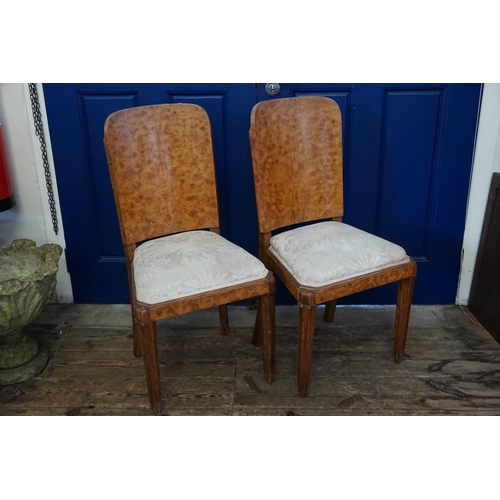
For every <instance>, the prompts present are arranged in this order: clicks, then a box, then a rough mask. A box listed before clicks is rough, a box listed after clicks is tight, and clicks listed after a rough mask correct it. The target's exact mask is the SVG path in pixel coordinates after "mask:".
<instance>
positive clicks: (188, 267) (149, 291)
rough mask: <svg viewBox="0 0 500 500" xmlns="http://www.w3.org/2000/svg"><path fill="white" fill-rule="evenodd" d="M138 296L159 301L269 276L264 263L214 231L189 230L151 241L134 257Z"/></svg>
mask: <svg viewBox="0 0 500 500" xmlns="http://www.w3.org/2000/svg"><path fill="white" fill-rule="evenodd" d="M133 268H134V281H135V288H136V296H137V300H138V301H140V302H144V303H146V304H157V303H160V302H165V301H167V300H172V299H178V298H180V297H187V296H189V295H195V294H198V293H202V292H208V291H211V290H217V289H219V288H224V287H228V286H232V285H238V284H241V283H247V282H249V281H254V280H258V279H261V278H264V277H265V276H267V273H268V271H267V269H266V268H265V267H264V265H263V264H262V263H261V262H260V261H259V260H258V259H256V258H255V257H254V256H253V255H251V254H249V253H248V252H246V251H245V250H243V249H242V248H240V247H238V246H236V245H234V244H233V243H231V242H229V241H227V240H226V239H225V238H223V237H222V236H219V235H218V234H216V233H213V232H211V231H189V232H186V233H180V234H174V235H171V236H165V237H163V238H158V239H156V240H151V241H148V242H147V243H144V244H142V245H140V246H138V247H137V249H136V250H135V253H134V260H133Z"/></svg>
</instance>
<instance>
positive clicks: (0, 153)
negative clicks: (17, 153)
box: [0, 123, 14, 212]
mask: <svg viewBox="0 0 500 500" xmlns="http://www.w3.org/2000/svg"><path fill="white" fill-rule="evenodd" d="M13 192H14V190H13V189H12V181H11V180H10V174H9V165H8V164H7V154H6V153H5V143H4V142H3V132H2V124H1V123H0V212H3V211H4V210H8V209H9V208H12V207H13V206H14V200H13V198H12V193H13Z"/></svg>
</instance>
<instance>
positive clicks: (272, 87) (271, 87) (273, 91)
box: [265, 83, 280, 97]
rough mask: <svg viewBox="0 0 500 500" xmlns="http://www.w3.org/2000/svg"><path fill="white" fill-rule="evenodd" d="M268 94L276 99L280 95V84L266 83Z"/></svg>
mask: <svg viewBox="0 0 500 500" xmlns="http://www.w3.org/2000/svg"><path fill="white" fill-rule="evenodd" d="M265 90H266V94H267V95H270V96H271V97H274V96H275V95H278V94H279V93H280V84H279V83H266V87H265Z"/></svg>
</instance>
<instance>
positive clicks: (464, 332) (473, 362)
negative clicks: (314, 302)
mask: <svg viewBox="0 0 500 500" xmlns="http://www.w3.org/2000/svg"><path fill="white" fill-rule="evenodd" d="M57 311H58V308H57V307H54V306H52V307H50V308H49V311H48V312H47V313H46V314H44V315H43V316H42V317H41V319H40V320H39V321H38V322H37V323H35V324H33V325H30V326H29V327H28V328H27V329H28V330H29V332H30V333H31V334H32V335H33V336H34V337H35V338H36V339H37V340H38V341H39V342H40V344H42V345H44V346H46V347H47V348H48V349H49V351H50V353H51V358H50V362H49V364H48V366H47V368H46V369H45V370H44V371H43V372H42V373H41V374H40V375H39V376H37V377H35V378H33V379H31V380H29V381H27V382H24V383H21V384H16V385H12V386H3V387H0V415H2V416H25V415H32V416H42V415H53V416H104V415H109V416H119V415H123V416H148V415H152V412H151V410H150V408H149V400H148V396H147V388H146V382H145V377H144V368H143V362H142V359H140V358H139V359H137V358H135V357H134V356H133V352H132V329H131V327H130V324H129V323H127V314H129V309H127V308H125V307H117V306H94V307H93V309H91V308H89V307H87V306H76V305H73V306H69V305H65V306H61V307H60V308H59V311H60V313H59V314H58V312H57ZM92 311H94V313H92ZM377 311H378V310H377V309H376V308H375V309H373V310H372V311H371V316H370V314H369V311H367V310H362V311H361V312H362V313H361V312H360V315H359V318H360V321H359V323H358V322H357V321H356V311H342V309H340V310H339V312H338V316H339V321H338V322H337V323H334V324H333V325H330V324H328V325H327V324H325V323H324V322H322V320H321V318H318V319H317V323H316V325H317V326H316V330H315V338H314V350H313V363H312V374H311V382H310V386H309V390H308V395H307V397H305V398H300V397H299V396H298V394H297V380H296V371H297V328H296V327H295V326H292V324H293V322H292V321H291V320H290V319H289V318H287V317H286V314H285V313H284V312H283V311H280V312H279V314H277V317H278V318H281V320H280V321H281V324H278V327H277V332H276V376H275V380H274V382H273V383H272V384H268V383H267V382H266V381H265V379H264V374H263V371H262V358H261V351H260V348H257V347H255V346H253V345H252V344H251V339H252V332H253V329H252V327H251V322H252V316H251V314H252V313H250V312H248V311H245V313H244V315H245V316H244V317H245V321H244V322H243V324H241V325H238V324H236V326H234V325H232V326H231V331H230V335H228V336H222V335H221V334H220V332H219V330H218V328H217V326H216V324H217V320H216V319H214V318H212V317H210V319H209V320H207V321H203V322H201V323H200V324H196V321H194V322H193V323H194V324H193V323H189V322H184V323H183V322H182V321H181V320H179V319H176V320H175V321H172V322H170V323H169V322H168V321H166V322H161V323H160V324H159V325H158V348H159V358H160V374H161V379H162V392H163V401H164V409H163V412H162V415H165V416H167V415H171V416H203V415H206V416H209V415H210V416H215V415H217V416H223V415H234V416H258V415H262V416H301V415H303V416H362V415H366V416H370V415H381V416H389V415H391V416H392V415H401V416H423V415H432V416H444V415H457V416H458V415H478V416H479V415H485V416H496V415H500V345H499V344H498V343H497V342H496V341H495V340H494V339H493V338H492V337H491V336H490V335H489V334H488V332H487V331H486V330H484V328H482V327H481V326H480V325H477V324H475V323H474V322H473V321H471V320H470V319H469V318H467V317H466V316H465V315H464V314H463V313H462V311H460V310H459V308H457V307H443V308H439V307H437V306H433V307H432V308H430V309H421V311H422V312H421V313H419V314H420V315H419V316H418V315H417V317H416V318H413V322H411V323H410V325H411V326H410V329H409V332H408V342H407V346H406V351H405V356H404V359H403V361H402V362H401V363H400V364H399V365H396V364H394V362H393V360H392V335H393V330H392V327H391V326H390V325H386V324H385V323H388V322H389V319H390V318H389V316H390V314H389V313H390V311H388V310H387V309H381V310H380V311H379V312H377ZM216 313H217V311H215V312H214V314H216ZM234 314H235V312H234V310H232V311H231V312H230V318H233V317H234ZM349 315H351V316H349ZM207 317H208V316H207ZM198 318H199V316H198ZM370 318H371V320H370ZM195 319H197V318H196V317H195ZM336 320H337V318H336ZM236 323H237V322H236Z"/></svg>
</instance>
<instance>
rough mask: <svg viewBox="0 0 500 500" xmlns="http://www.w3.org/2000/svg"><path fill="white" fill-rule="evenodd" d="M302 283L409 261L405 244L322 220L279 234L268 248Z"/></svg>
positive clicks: (320, 282)
mask: <svg viewBox="0 0 500 500" xmlns="http://www.w3.org/2000/svg"><path fill="white" fill-rule="evenodd" d="M268 252H270V253H271V254H273V255H274V256H275V257H276V258H277V259H279V260H280V261H281V262H282V263H283V265H284V266H285V267H286V268H287V269H288V270H289V271H290V272H291V273H292V275H293V276H294V277H295V279H296V280H297V281H298V282H299V283H300V284H301V285H306V286H311V287H320V286H326V285H330V284H332V283H335V282H337V281H342V280H345V279H348V278H354V277H356V276H361V275H363V274H366V273H370V272H374V271H378V270H380V269H385V268H387V267H391V266H394V265H396V264H403V263H405V262H409V260H410V259H409V257H408V256H407V255H406V252H405V251H404V249H403V248H401V247H400V246H398V245H395V244H394V243H390V242H389V241H386V240H384V239H382V238H379V237H378V236H374V235H372V234H369V233H366V232H365V231H362V230H360V229H356V228H354V227H352V226H349V225H348V224H343V223H342V222H332V221H329V222H319V223H317V224H312V225H310V226H305V227H300V228H297V229H292V230H291V231H286V232H283V233H281V234H277V235H275V236H273V237H272V238H271V246H270V248H269V250H268Z"/></svg>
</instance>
